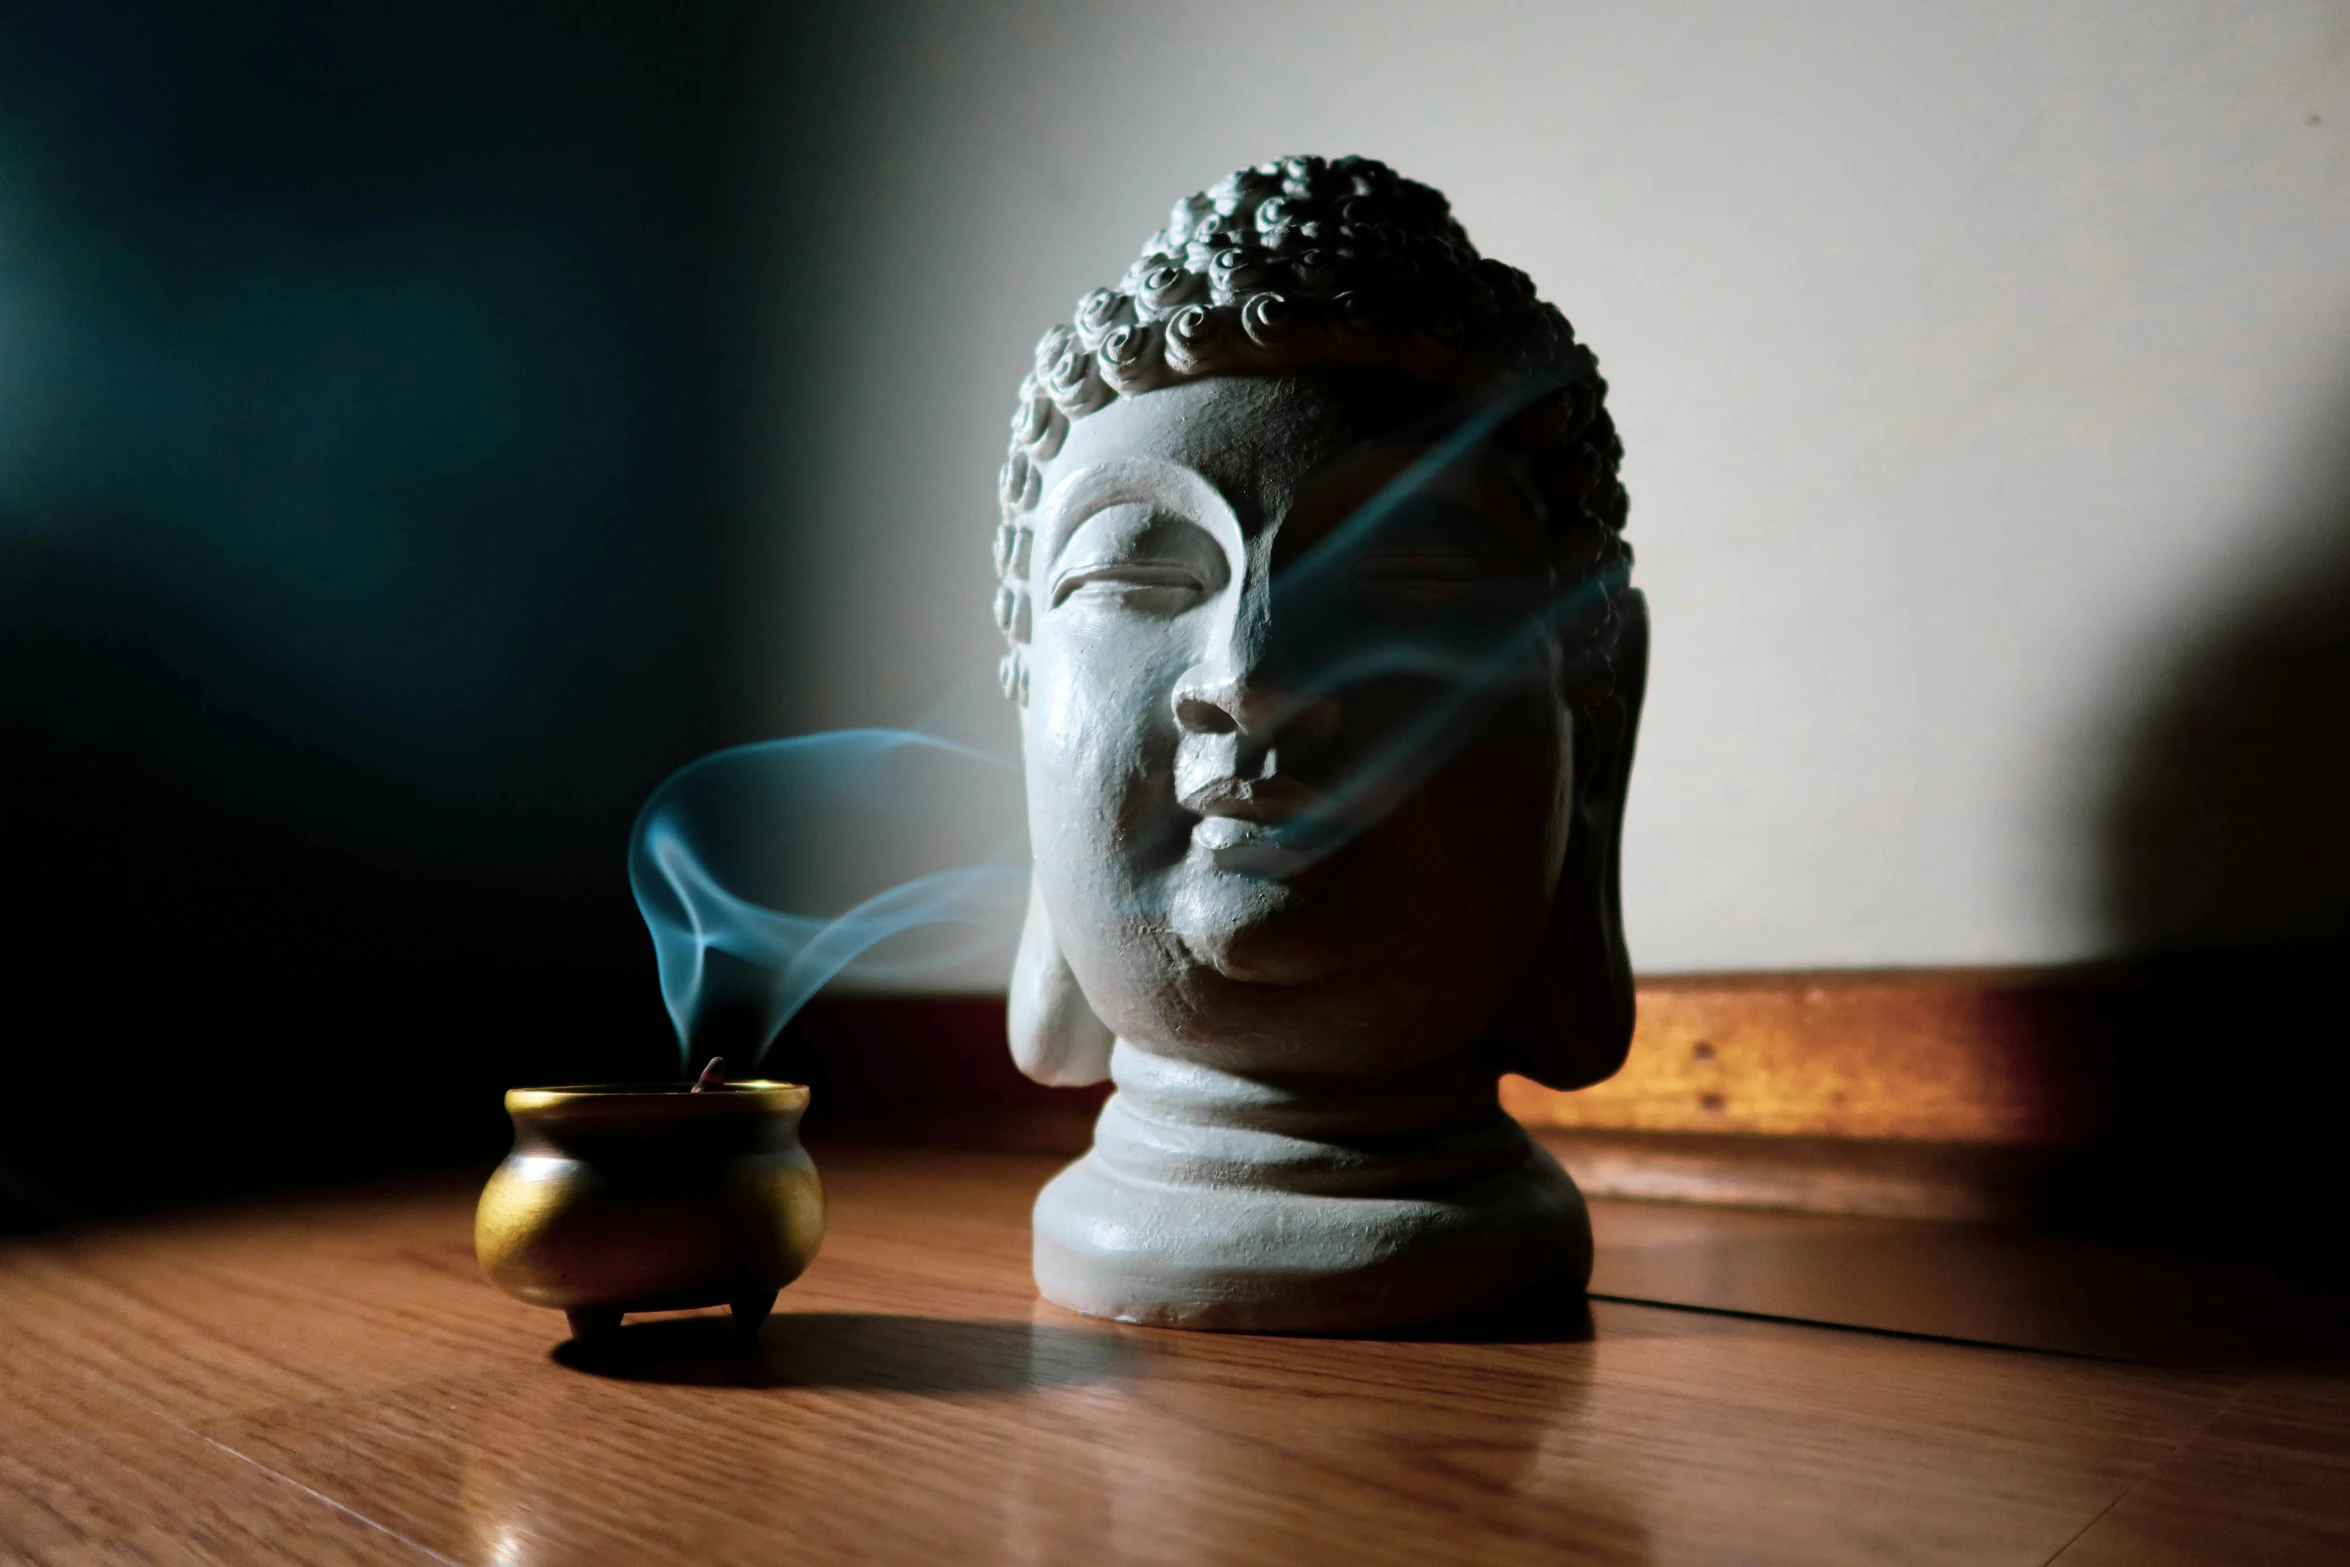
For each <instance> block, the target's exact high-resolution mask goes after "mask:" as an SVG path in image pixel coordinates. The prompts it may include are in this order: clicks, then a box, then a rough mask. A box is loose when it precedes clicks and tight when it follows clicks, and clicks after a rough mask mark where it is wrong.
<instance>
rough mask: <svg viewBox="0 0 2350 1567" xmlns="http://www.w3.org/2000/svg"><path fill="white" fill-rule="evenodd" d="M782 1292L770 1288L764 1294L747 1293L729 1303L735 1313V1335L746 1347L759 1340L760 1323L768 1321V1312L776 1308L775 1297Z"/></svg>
mask: <svg viewBox="0 0 2350 1567" xmlns="http://www.w3.org/2000/svg"><path fill="white" fill-rule="evenodd" d="M780 1293H781V1291H778V1290H769V1291H768V1292H767V1293H766V1294H764V1295H747V1296H745V1297H743V1298H742V1299H741V1300H737V1301H732V1302H730V1303H729V1304H728V1306H727V1308H726V1309H727V1310H729V1311H731V1312H733V1313H734V1336H735V1338H736V1340H737V1341H738V1342H740V1343H741V1344H742V1345H743V1346H744V1347H745V1348H748V1347H749V1346H750V1345H752V1344H755V1343H757V1342H758V1339H759V1328H760V1325H761V1324H763V1323H764V1322H766V1320H767V1313H769V1312H771V1311H773V1310H774V1309H775V1297H776V1296H777V1295H778V1294H780Z"/></svg>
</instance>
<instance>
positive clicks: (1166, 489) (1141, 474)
mask: <svg viewBox="0 0 2350 1567" xmlns="http://www.w3.org/2000/svg"><path fill="white" fill-rule="evenodd" d="M1126 505H1144V506H1152V507H1157V508H1161V509H1163V510H1166V511H1170V512H1173V513H1175V514H1176V515H1177V516H1181V517H1185V518H1188V519H1190V520H1191V521H1192V522H1195V523H1197V524H1198V525H1199V526H1201V527H1202V528H1205V529H1206V530H1207V531H1208V532H1209V533H1210V534H1211V535H1213V536H1214V538H1215V540H1216V542H1217V543H1218V544H1220V545H1222V546H1223V547H1224V548H1225V549H1226V550H1229V551H1235V552H1237V551H1240V550H1242V549H1243V548H1244V545H1243V544H1242V541H1241V536H1240V519H1239V518H1238V517H1237V516H1236V515H1234V513H1233V510H1232V505H1231V503H1230V502H1229V501H1227V500H1225V499H1224V496H1223V494H1222V492H1221V491H1219V490H1218V489H1217V488H1216V486H1215V485H1213V484H1212V483H1210V482H1209V481H1208V479H1207V477H1206V475H1204V474H1202V473H1200V472H1199V471H1198V470H1196V469H1193V468H1186V467H1184V466H1183V465H1182V464H1181V463H1174V462H1169V461H1167V460H1166V459H1165V458H1163V457H1112V458H1109V459H1107V460H1105V461H1102V462H1098V463H1094V464H1091V465H1090V466H1087V467H1084V468H1080V469H1078V470H1077V471H1076V472H1075V473H1072V474H1070V475H1068V476H1067V477H1066V478H1064V479H1062V480H1061V481H1060V482H1058V483H1057V484H1055V485H1054V486H1053V487H1052V490H1051V491H1050V492H1049V493H1048V494H1047V495H1046V496H1045V497H1044V500H1043V501H1042V502H1041V503H1040V505H1039V506H1038V508H1037V522H1036V544H1037V562H1038V564H1037V565H1036V566H1034V567H1032V568H1031V569H1032V570H1033V571H1034V572H1036V573H1038V574H1042V573H1044V572H1046V571H1049V570H1051V568H1052V567H1053V565H1054V564H1055V563H1056V562H1057V561H1058V560H1059V559H1060V555H1061V551H1062V550H1063V549H1065V548H1067V547H1068V544H1069V541H1070V539H1072V538H1074V537H1075V536H1076V533H1077V530H1078V529H1079V528H1080V527H1082V526H1083V525H1084V523H1085V520H1086V519H1087V518H1088V517H1091V516H1093V515H1094V514H1095V513H1096V512H1099V511H1105V510H1107V509H1108V508H1110V507H1112V506H1126Z"/></svg>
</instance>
